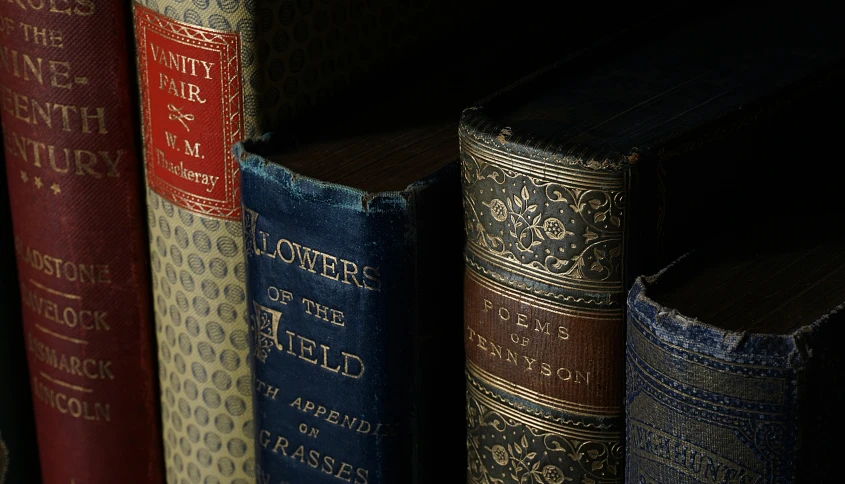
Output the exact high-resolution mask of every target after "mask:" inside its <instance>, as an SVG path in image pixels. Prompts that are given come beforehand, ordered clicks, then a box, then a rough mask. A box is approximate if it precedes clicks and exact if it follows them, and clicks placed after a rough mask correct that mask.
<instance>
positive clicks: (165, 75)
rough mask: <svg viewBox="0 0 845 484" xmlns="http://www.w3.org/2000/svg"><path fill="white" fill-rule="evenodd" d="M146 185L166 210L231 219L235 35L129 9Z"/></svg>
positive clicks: (238, 124) (237, 79)
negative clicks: (173, 207) (168, 206)
mask: <svg viewBox="0 0 845 484" xmlns="http://www.w3.org/2000/svg"><path fill="white" fill-rule="evenodd" d="M135 29H136V40H137V45H138V66H139V71H140V73H139V74H140V85H141V99H142V101H141V104H142V111H143V121H144V149H145V158H146V170H147V183H148V184H149V186H150V188H152V189H153V190H154V191H155V192H156V193H158V194H159V195H161V196H162V197H164V198H166V199H167V200H169V201H171V202H173V203H174V204H176V205H178V206H180V207H182V208H185V209H188V210H191V211H194V212H197V213H202V214H206V215H211V216H214V217H220V218H226V219H232V220H239V219H240V216H241V211H240V206H241V205H240V196H239V180H238V165H237V163H236V161H235V159H234V158H233V156H232V154H231V147H232V145H233V144H234V143H235V142H237V141H239V140H240V138H241V134H242V133H243V120H242V113H241V107H242V105H243V103H242V92H241V68H240V53H241V46H240V37H239V36H238V34H237V33H235V32H224V31H219V30H213V29H208V28H202V27H197V26H194V25H191V24H187V23H184V22H179V21H176V20H173V19H170V18H168V17H166V16H164V15H161V14H158V13H156V12H154V11H152V10H150V9H148V8H145V7H142V6H140V5H137V4H136V5H135Z"/></svg>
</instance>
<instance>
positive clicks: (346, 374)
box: [235, 123, 465, 484]
mask: <svg viewBox="0 0 845 484" xmlns="http://www.w3.org/2000/svg"><path fill="white" fill-rule="evenodd" d="M453 127H454V126H453V124H451V123H450V124H448V125H447V126H443V127H440V128H438V129H435V130H434V132H433V133H432V132H431V130H426V129H421V130H416V131H415V132H411V133H408V136H406V137H393V136H391V135H390V134H385V135H384V136H381V137H379V136H376V137H374V138H373V137H364V138H362V139H361V143H357V144H356V143H351V144H344V146H345V150H339V149H338V145H333V144H332V143H329V144H327V145H320V144H318V145H316V146H318V147H319V149H320V150H322V151H320V153H321V155H320V156H322V157H323V158H324V159H327V164H326V165H322V166H323V168H324V169H326V170H328V168H327V167H335V168H336V169H337V170H339V171H344V169H343V166H342V163H341V164H339V165H333V164H332V163H330V162H331V161H332V160H329V158H332V156H338V157H343V158H354V156H353V153H358V154H359V155H364V154H368V153H369V154H370V155H371V156H373V157H374V158H377V157H375V155H373V154H372V153H371V151H370V150H371V149H373V148H375V147H378V149H379V150H380V151H379V152H390V151H391V150H398V151H400V152H405V153H407V152H408V150H411V151H413V150H415V149H416V150H422V151H426V150H425V149H423V148H424V147H425V146H433V147H434V149H433V150H432V151H431V152H429V153H427V155H428V156H429V157H430V159H431V160H432V164H427V163H422V164H417V172H418V171H419V170H420V166H422V167H423V168H422V169H424V170H430V171H429V172H425V173H414V170H413V169H411V170H405V171H404V173H399V174H398V175H397V174H396V173H394V174H392V175H390V176H381V177H378V178H377V179H374V180H370V181H369V182H367V181H362V180H358V181H359V182H361V183H354V184H353V185H348V184H340V183H335V182H331V181H327V180H326V179H329V180H331V179H333V178H335V179H336V177H333V176H331V174H330V173H329V174H326V175H327V176H325V177H309V176H305V175H303V174H302V173H300V171H305V172H309V169H308V167H307V166H305V165H298V160H300V161H301V160H303V159H305V158H307V157H309V156H312V155H314V153H313V152H311V153H309V150H308V149H303V150H300V151H299V152H298V154H296V155H294V154H291V155H290V156H287V157H284V159H285V161H287V162H288V164H287V165H286V166H282V165H281V164H279V163H276V162H274V161H273V159H274V156H273V155H274V154H276V155H278V154H279V152H277V151H274V150H275V149H276V148H274V147H273V145H274V143H273V141H272V139H270V137H268V138H266V139H265V140H262V141H258V142H247V143H243V144H239V145H237V146H236V147H235V152H236V154H237V156H238V157H239V159H240V169H241V184H242V191H243V195H242V200H243V214H244V237H245V239H244V243H245V251H246V266H247V277H246V279H247V303H248V305H249V308H250V320H251V331H252V338H251V339H252V341H253V355H254V358H253V370H254V377H255V425H256V429H255V431H256V434H257V449H258V456H257V464H258V465H257V476H258V482H261V483H264V482H272V483H280V482H281V483H305V482H307V483H311V484H322V483H336V482H352V483H356V484H367V483H410V482H413V480H414V479H416V478H419V476H420V475H422V474H421V473H422V472H423V471H424V469H421V466H422V464H421V462H422V461H424V460H426V461H430V462H434V461H435V460H436V459H440V460H441V462H442V465H444V466H449V465H450V463H451V466H453V467H457V468H459V467H460V466H461V465H462V464H463V462H464V459H465V457H464V455H463V454H462V452H461V451H462V450H463V449H462V447H463V439H462V438H457V439H453V440H452V442H446V443H445V444H443V445H442V447H440V448H438V449H434V445H435V442H434V440H435V439H436V436H437V435H440V436H441V437H442V432H443V429H444V428H448V429H451V430H452V431H453V430H454V429H460V428H461V427H462V425H463V406H462V405H461V404H460V403H459V402H461V400H462V398H463V378H462V377H463V374H462V371H461V370H462V366H463V359H462V357H463V353H462V351H461V346H460V345H461V338H460V335H459V334H453V333H460V330H461V324H460V315H461V295H462V291H461V286H460V282H461V269H462V264H461V247H462V243H463V239H462V226H461V212H460V210H456V207H460V203H461V198H460V177H459V175H458V165H457V159H456V156H455V151H456V150H455V149H454V148H452V149H449V147H448V146H449V145H451V143H450V142H451V141H454V137H455V136H456V130H454V129H453ZM368 139H369V140H370V141H367V140H368ZM429 143H431V145H429ZM452 146H454V145H452ZM376 164H378V161H376ZM297 166H298V167H297ZM338 166H340V167H338ZM291 167H297V168H296V169H293V168H291ZM310 171H312V172H313V171H314V169H313V168H312V169H311V170H310ZM328 171H330V170H328ZM399 171H402V170H399ZM347 175H348V177H352V178H354V176H353V175H349V174H347ZM341 178H346V177H341ZM356 185H357V186H358V187H361V188H356ZM391 186H395V188H393V189H391V188H389V187H391ZM444 402H446V405H443V404H444ZM438 406H440V407H442V408H437V407H438ZM443 449H446V450H448V451H449V453H448V454H446V455H443V456H441V457H435V456H433V455H432V456H430V457H429V456H428V455H427V453H428V452H440V451H442V450H443ZM435 470H436V469H435V468H432V467H429V471H435ZM412 476H417V477H412ZM422 482H431V481H422Z"/></svg>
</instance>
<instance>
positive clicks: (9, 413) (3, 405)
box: [0, 153, 41, 484]
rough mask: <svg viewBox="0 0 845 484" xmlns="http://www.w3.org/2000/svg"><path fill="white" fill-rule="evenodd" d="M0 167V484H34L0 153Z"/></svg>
mask: <svg viewBox="0 0 845 484" xmlns="http://www.w3.org/2000/svg"><path fill="white" fill-rule="evenodd" d="M0 163H2V164H3V169H0V254H2V256H0V311H2V313H3V322H2V323H0V375H3V377H2V378H0V484H6V483H14V482H27V481H26V480H25V479H28V480H30V481H36V482H37V481H38V480H40V478H41V475H40V470H39V468H38V448H37V447H36V442H35V421H34V420H33V414H32V397H31V396H30V388H29V373H28V371H27V367H26V351H25V346H24V339H23V326H22V323H21V303H20V291H19V290H18V279H17V272H16V270H15V255H14V254H15V249H14V238H13V237H12V220H11V214H10V212H9V198H8V193H7V191H6V170H5V162H2V153H0Z"/></svg>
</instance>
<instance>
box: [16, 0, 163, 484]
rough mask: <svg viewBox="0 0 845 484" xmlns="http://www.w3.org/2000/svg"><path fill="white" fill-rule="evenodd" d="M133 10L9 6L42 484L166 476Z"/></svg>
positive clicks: (65, 0) (19, 247) (88, 3)
mask: <svg viewBox="0 0 845 484" xmlns="http://www.w3.org/2000/svg"><path fill="white" fill-rule="evenodd" d="M128 9H129V4H128V3H125V2H121V1H117V0H111V1H94V0H12V1H8V2H2V4H0V116H2V123H3V126H2V130H3V141H4V149H5V156H6V169H7V174H8V184H9V194H10V199H11V211H12V221H13V231H14V235H15V253H16V258H17V266H18V276H19V281H20V289H21V299H22V306H23V322H24V333H25V335H24V336H25V345H26V350H27V358H28V361H29V372H30V382H31V385H32V400H33V406H34V409H35V420H36V427H37V434H38V443H39V453H40V457H41V465H42V474H43V482H44V483H45V484H53V483H55V484H101V483H117V482H120V483H144V484H150V483H153V484H155V483H160V482H162V481H163V471H162V455H161V453H162V452H161V442H160V437H159V423H158V415H157V409H158V396H157V390H156V386H155V371H156V370H155V366H154V361H155V360H154V350H153V348H152V344H153V343H152V341H153V340H152V333H151V332H152V328H151V324H152V323H151V321H152V314H151V305H150V295H149V292H150V286H149V281H148V268H147V264H146V258H147V254H148V252H147V248H146V245H145V239H146V235H145V232H144V221H145V217H144V215H143V214H144V211H143V199H142V193H143V192H142V191H141V186H142V184H141V177H142V171H141V170H142V166H141V163H140V161H139V142H138V137H137V135H136V133H135V126H134V121H133V119H134V117H133V102H134V101H133V98H132V97H131V95H130V93H131V92H132V90H131V89H132V83H131V81H132V78H133V76H134V73H133V71H132V70H131V69H130V66H134V62H133V56H132V55H131V53H130V49H129V45H128V42H127V40H128V37H127V35H128V31H127V28H128V27H129V26H130V25H131V24H130V23H129V21H130V20H129V16H128Z"/></svg>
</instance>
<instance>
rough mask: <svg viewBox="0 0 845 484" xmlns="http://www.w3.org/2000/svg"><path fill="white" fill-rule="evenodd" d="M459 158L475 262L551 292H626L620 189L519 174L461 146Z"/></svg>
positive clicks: (470, 246)
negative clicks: (556, 289) (556, 288)
mask: <svg viewBox="0 0 845 484" xmlns="http://www.w3.org/2000/svg"><path fill="white" fill-rule="evenodd" d="M461 159H462V178H463V183H464V210H465V221H466V226H465V229H466V232H467V240H468V250H469V251H470V252H471V253H472V254H473V255H474V256H475V257H477V258H479V259H481V260H486V261H489V262H490V263H494V264H495V265H497V266H499V267H501V268H502V269H504V270H507V271H510V272H513V273H516V274H519V275H522V276H524V277H528V278H532V279H536V280H538V281H541V282H543V283H546V284H549V285H552V286H559V287H564V288H569V289H573V290H579V289H586V290H590V291H597V290H598V291H614V290H615V291H621V290H622V270H621V267H620V265H621V263H622V251H623V232H622V218H623V215H624V211H625V192H624V190H623V189H622V187H619V188H618V189H614V190H608V189H595V188H589V187H587V186H584V185H583V184H580V183H577V180H567V179H562V180H554V179H549V178H547V177H543V176H532V175H529V174H526V173H523V172H516V171H514V170H513V169H511V168H510V167H509V166H505V165H503V164H502V165H500V164H497V163H496V162H492V161H489V160H486V159H484V158H482V157H481V156H480V155H479V154H477V153H473V150H472V149H471V148H465V147H464V145H462V155H461ZM616 178H619V176H618V175H617V176H616ZM579 185H580V186H579Z"/></svg>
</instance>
